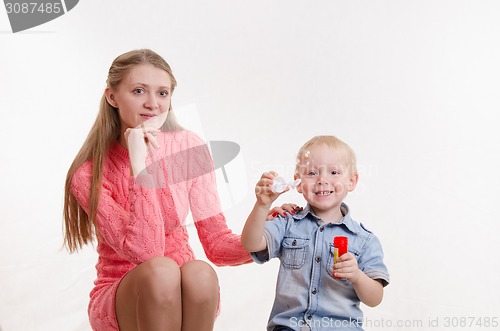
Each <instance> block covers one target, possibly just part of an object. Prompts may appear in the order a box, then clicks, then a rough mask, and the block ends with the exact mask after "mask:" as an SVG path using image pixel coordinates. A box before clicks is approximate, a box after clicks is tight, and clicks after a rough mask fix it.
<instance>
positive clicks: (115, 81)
mask: <svg viewBox="0 0 500 331" xmlns="http://www.w3.org/2000/svg"><path fill="white" fill-rule="evenodd" d="M140 64H152V65H153V66H155V67H157V68H159V69H162V70H165V71H166V72H167V74H168V75H169V76H170V80H171V83H172V86H171V93H173V91H174V89H175V87H176V85H177V81H176V80H175V77H174V75H173V74H172V70H171V69H170V66H169V65H168V63H167V62H166V61H165V60H164V59H163V58H162V57H161V56H159V55H158V54H156V53H155V52H153V51H151V50H149V49H139V50H133V51H130V52H127V53H124V54H122V55H120V56H118V57H117V58H116V59H115V60H114V61H113V63H112V64H111V67H110V68H109V72H108V79H107V80H106V84H107V87H109V88H111V89H112V90H116V89H117V88H118V86H119V85H120V83H121V82H122V80H123V79H124V78H125V77H126V76H127V74H128V73H129V72H130V70H131V69H132V68H133V67H134V66H136V65H140ZM161 129H162V131H177V130H182V127H181V126H180V125H179V124H178V123H177V121H176V119H175V116H174V114H173V112H172V104H170V109H169V113H168V116H167V120H166V121H165V124H164V125H163V126H162V128H161ZM119 136H120V117H119V114H118V111H117V108H115V107H113V106H111V105H110V104H109V103H108V101H107V100H106V96H105V94H103V96H102V98H101V103H100V106H99V113H98V115H97V118H96V120H95V122H94V125H93V126H92V129H91V130H90V133H89V135H88V136H87V139H86V140H85V142H84V143H83V146H82V148H81V149H80V151H79V152H78V154H77V155H76V157H75V159H74V160H73V163H72V164H71V167H70V168H69V170H68V174H67V175H66V184H65V188H64V229H65V231H64V232H65V234H64V244H65V246H66V247H67V249H68V250H69V251H70V252H75V251H78V250H79V249H81V248H82V247H83V246H84V245H86V244H88V243H89V242H92V240H93V239H94V232H98V230H97V227H96V216H97V207H98V202H99V195H100V192H101V186H102V171H103V160H104V157H105V155H106V152H107V150H108V148H109V147H110V145H111V144H112V143H113V142H114V141H116V140H118V139H119ZM89 160H91V161H92V181H91V186H90V207H89V213H88V214H87V213H86V212H85V210H83V208H82V207H81V206H80V204H79V203H78V201H77V200H76V198H75V196H74V195H73V193H72V192H71V182H72V180H73V175H74V174H75V172H76V170H77V169H78V168H79V167H80V166H81V165H82V164H83V163H85V162H86V161H89Z"/></svg>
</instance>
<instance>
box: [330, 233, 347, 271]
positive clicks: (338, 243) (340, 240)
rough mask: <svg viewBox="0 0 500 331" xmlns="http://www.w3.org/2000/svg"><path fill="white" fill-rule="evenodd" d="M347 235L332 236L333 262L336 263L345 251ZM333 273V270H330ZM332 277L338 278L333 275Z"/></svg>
mask: <svg viewBox="0 0 500 331" xmlns="http://www.w3.org/2000/svg"><path fill="white" fill-rule="evenodd" d="M348 241H349V240H348V239H347V237H343V236H338V237H335V238H333V263H334V264H335V263H337V262H338V261H339V257H341V256H342V255H344V254H345V253H347V243H348ZM332 273H333V271H332ZM333 277H334V278H340V277H335V276H333Z"/></svg>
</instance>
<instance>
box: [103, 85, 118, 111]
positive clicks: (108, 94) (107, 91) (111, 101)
mask: <svg viewBox="0 0 500 331" xmlns="http://www.w3.org/2000/svg"><path fill="white" fill-rule="evenodd" d="M104 95H105V96H106V101H108V103H109V104H110V105H111V106H113V107H115V108H118V104H117V103H116V101H115V97H114V95H113V91H112V90H111V89H110V88H109V87H106V89H105V90H104Z"/></svg>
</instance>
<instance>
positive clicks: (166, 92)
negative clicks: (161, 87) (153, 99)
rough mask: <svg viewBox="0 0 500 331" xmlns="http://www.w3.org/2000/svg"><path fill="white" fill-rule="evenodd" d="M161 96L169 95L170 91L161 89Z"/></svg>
mask: <svg viewBox="0 0 500 331" xmlns="http://www.w3.org/2000/svg"><path fill="white" fill-rule="evenodd" d="M160 96H162V97H167V96H168V91H161V92H160Z"/></svg>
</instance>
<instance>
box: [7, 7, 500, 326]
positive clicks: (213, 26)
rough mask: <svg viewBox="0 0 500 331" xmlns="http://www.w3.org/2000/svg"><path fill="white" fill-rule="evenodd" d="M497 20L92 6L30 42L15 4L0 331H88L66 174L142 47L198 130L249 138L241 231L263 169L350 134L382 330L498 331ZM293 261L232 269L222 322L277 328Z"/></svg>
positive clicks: (461, 15)
mask: <svg viewBox="0 0 500 331" xmlns="http://www.w3.org/2000/svg"><path fill="white" fill-rule="evenodd" d="M499 17H500V2H498V1H464V0H450V1H442V0H425V1H401V0H392V1H389V0H388V1H334V0H316V1H282V0H279V1H278V0H273V1H265V0H253V1H241V0H231V1H229V0H228V1H194V0H192V1H171V0H163V1H130V0H127V1H124V0H107V1H97V0H82V1H80V3H79V4H78V5H77V6H76V7H75V8H74V9H73V10H72V11H70V12H69V13H67V14H66V15H64V16H62V17H60V18H58V19H56V20H54V21H51V22H49V23H46V24H44V25H41V26H38V27H36V28H33V29H31V30H28V31H25V32H21V33H16V34H13V33H11V32H10V26H9V23H8V19H7V14H6V12H5V11H4V10H3V8H0V124H1V125H0V153H1V162H0V174H1V178H2V179H1V182H0V183H1V184H0V326H1V328H2V330H3V331H24V330H30V331H38V330H40V331H46V330H68V331H88V330H90V327H89V325H88V322H87V314H86V307H87V301H88V292H89V291H90V289H91V287H92V282H93V280H94V278H95V269H94V265H95V261H96V255H95V252H94V249H93V247H88V248H86V249H85V250H84V251H83V252H81V253H79V254H73V255H70V254H68V253H67V252H66V251H64V250H62V249H61V245H62V217H61V214H62V197H63V184H64V178H65V174H66V171H67V169H68V167H69V165H70V162H71V161H72V160H73V158H74V156H75V154H76V152H77V151H78V149H79V148H80V146H81V144H82V142H83V140H84V138H85V136H86V135H87V133H88V131H89V129H90V126H91V124H92V123H93V121H94V119H95V116H96V113H97V107H98V102H99V99H100V96H101V94H102V91H103V88H104V86H105V79H106V73H107V70H108V68H109V65H110V64H111V61H112V60H113V59H114V58H115V57H116V56H117V55H118V54H120V53H123V52H125V51H128V50H131V49H135V48H142V47H147V48H151V49H154V50H155V51H157V52H158V53H159V54H161V55H162V56H163V57H164V58H165V59H166V60H167V61H168V62H169V63H170V64H171V66H172V68H173V70H174V74H175V75H176V77H177V80H178V82H179V85H178V88H177V90H176V92H175V94H174V101H173V102H174V107H175V108H176V109H177V110H178V115H179V116H180V117H181V118H183V119H184V121H182V122H183V124H185V125H186V126H188V127H189V126H190V125H189V124H190V123H195V122H196V123H198V125H199V127H200V128H201V131H203V135H204V136H205V138H206V139H207V140H228V141H233V142H236V143H238V144H239V145H240V146H241V153H240V155H239V156H238V158H237V159H236V160H235V161H234V162H233V163H234V164H235V166H233V168H235V169H236V170H231V167H230V166H229V165H228V176H229V181H230V184H229V186H228V185H224V183H223V182H222V183H221V181H220V174H218V176H219V186H220V187H221V188H220V192H221V195H222V196H223V202H224V203H225V209H226V216H227V218H228V224H229V226H230V227H231V228H232V229H233V230H234V231H235V232H237V233H240V232H241V229H242V227H243V223H244V221H245V219H246V216H247V214H248V212H249V211H250V209H251V207H252V206H253V202H254V195H253V187H254V184H255V182H256V180H257V178H258V177H259V176H260V174H261V172H262V171H265V170H270V169H275V170H278V171H279V172H280V173H283V174H286V175H291V172H292V168H293V164H294V160H295V153H296V151H297V150H298V148H299V147H300V146H301V145H302V143H303V142H305V141H306V140H307V139H309V138H310V137H312V136H314V135H318V134H334V135H337V136H339V137H340V138H342V139H343V140H345V141H346V142H348V143H349V144H350V145H351V146H352V147H353V148H354V149H355V151H356V152H357V154H358V158H359V164H360V170H361V174H360V183H359V186H358V188H357V190H356V191H355V192H353V193H352V194H351V195H350V196H349V197H348V199H347V200H348V201H347V203H348V204H349V205H350V207H351V209H352V215H353V217H354V219H356V220H358V221H362V222H363V223H364V224H366V225H367V227H368V228H369V229H371V230H372V231H373V232H375V233H376V234H377V235H378V237H379V238H380V240H381V241H382V244H383V247H384V250H385V254H386V264H387V265H388V267H389V271H390V273H391V280H392V282H391V284H390V285H389V286H388V287H387V288H386V290H385V298H384V301H383V303H382V304H381V305H380V306H378V307H376V308H368V307H364V311H365V314H366V316H367V323H366V326H367V327H366V329H367V330H383V329H390V328H392V329H394V330H437V329H440V330H442V329H448V330H465V329H467V330H489V329H493V328H492V327H491V326H492V325H491V323H490V324H488V325H489V327H488V325H487V323H488V321H490V322H491V321H493V319H494V318H496V320H497V322H500V321H498V320H499V319H500V304H499V303H498V294H499V292H498V282H497V280H498V273H499V272H500V262H499V259H498V258H497V257H495V255H497V253H498V251H499V250H498V245H497V238H498V236H499V235H500V225H499V223H498V221H499V216H500V207H499V206H500V204H499V203H498V201H499V198H500V194H499V191H498V186H499V184H500V171H499V169H500V143H499V142H500V133H499V130H498V124H499V116H498V111H499V106H500V79H499V77H500V60H499V59H500V38H499V36H500V19H499ZM182 109H191V110H193V109H194V110H195V111H194V112H192V113H190V114H191V115H189V116H183V115H182V114H181V111H182ZM193 125H194V124H193ZM241 174H243V175H241ZM234 183H237V184H234ZM231 185H233V186H232V187H231ZM224 190H227V192H225V191H224ZM284 201H289V202H297V203H299V204H301V205H303V200H302V199H301V197H300V196H299V195H297V194H296V193H295V192H291V193H287V195H285V196H283V198H282V199H281V200H280V201H279V203H281V202H284ZM193 229H194V228H193V227H192V226H191V227H190V230H191V232H192V233H193V236H192V238H191V239H192V242H193V247H194V248H195V250H196V254H197V255H198V257H199V258H202V259H205V256H204V254H203V251H202V249H201V247H200V245H199V244H198V239H197V237H196V235H195V233H194V232H193V231H192V230H193ZM278 266H279V265H278V262H277V261H272V262H271V263H268V264H267V265H255V264H253V265H246V266H242V267H231V268H216V270H217V272H218V274H219V277H220V284H221V296H222V311H221V315H220V317H219V318H218V320H217V323H216V328H215V329H216V330H251V331H254V330H263V329H264V327H265V325H266V322H267V318H268V314H269V312H270V309H271V305H272V301H273V296H274V286H275V279H276V275H277V268H278ZM464 321H465V323H467V325H466V327H463V326H464ZM471 322H472V323H473V325H469V324H468V323H471ZM479 323H482V324H483V325H482V326H480V325H479Z"/></svg>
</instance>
